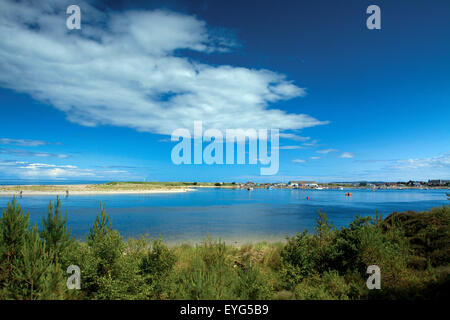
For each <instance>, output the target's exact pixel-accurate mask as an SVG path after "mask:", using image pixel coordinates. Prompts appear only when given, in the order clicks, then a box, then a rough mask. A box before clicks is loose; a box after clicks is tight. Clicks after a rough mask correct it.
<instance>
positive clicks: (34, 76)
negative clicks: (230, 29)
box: [0, 0, 327, 138]
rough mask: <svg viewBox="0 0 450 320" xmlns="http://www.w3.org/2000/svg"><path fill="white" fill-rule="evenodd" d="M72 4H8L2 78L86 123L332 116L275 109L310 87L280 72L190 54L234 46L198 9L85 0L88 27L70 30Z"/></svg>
mask: <svg viewBox="0 0 450 320" xmlns="http://www.w3.org/2000/svg"><path fill="white" fill-rule="evenodd" d="M68 4H71V2H70V1H52V2H50V3H47V2H42V1H38V2H35V3H33V5H32V6H31V5H28V3H20V2H16V1H7V0H6V1H1V2H0V21H1V24H0V59H1V61H2V63H1V64H0V86H2V87H6V88H11V89H14V90H16V91H19V92H24V93H28V94H30V95H32V96H33V97H34V98H35V99H37V100H40V101H44V102H46V103H50V104H51V105H53V106H54V107H55V108H57V109H59V110H61V111H63V112H64V113H65V114H66V116H67V119H68V120H70V121H72V122H76V123H78V124H81V125H85V126H97V125H113V126H123V127H130V128H134V129H136V130H139V131H146V132H153V133H158V134H171V133H172V131H173V130H174V129H176V128H191V127H192V125H193V121H194V120H203V122H204V127H205V128H208V127H214V128H217V129H220V130H223V129H226V128H255V129H259V128H278V129H280V130H297V129H302V128H307V127H313V126H317V125H322V124H326V123H327V122H326V121H319V120H317V119H315V118H313V117H311V116H309V115H306V114H293V113H287V112H285V111H282V110H279V109H276V108H273V105H274V104H275V103H277V102H279V101H283V100H287V99H292V98H295V97H302V96H304V95H305V89H303V88H301V87H299V86H297V85H296V84H295V83H294V82H293V81H291V80H289V79H287V78H286V77H285V76H284V75H282V74H280V73H277V72H272V71H269V70H257V69H250V68H245V67H234V66H230V65H209V64H205V63H202V62H200V61H195V60H193V59H192V58H191V57H184V56H183V54H182V52H183V51H182V50H191V51H196V52H200V53H207V54H211V53H214V52H224V51H227V50H230V49H232V46H233V41H230V39H226V38H224V37H218V36H217V35H216V34H215V33H214V32H212V31H211V28H210V27H208V26H207V24H206V23H205V22H204V21H202V20H199V19H198V18H196V17H194V16H189V15H185V14H179V13H174V12H170V11H164V10H155V11H125V12H114V11H110V12H108V13H102V12H99V11H98V10H96V9H95V8H93V7H92V6H90V5H89V4H88V3H86V2H83V1H77V4H78V5H80V7H81V9H82V12H83V20H82V29H81V30H73V31H68V30H67V29H66V28H65V19H66V14H65V9H66V8H67V6H68ZM31 26H32V27H31ZM236 115H239V116H238V117H236ZM291 138H292V136H291Z"/></svg>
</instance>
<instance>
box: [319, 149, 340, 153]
mask: <svg viewBox="0 0 450 320" xmlns="http://www.w3.org/2000/svg"><path fill="white" fill-rule="evenodd" d="M337 151H339V150H337V149H325V150H317V151H316V152H317V153H321V154H328V153H330V152H337Z"/></svg>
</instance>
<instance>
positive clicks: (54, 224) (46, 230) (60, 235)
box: [41, 197, 73, 299]
mask: <svg viewBox="0 0 450 320" xmlns="http://www.w3.org/2000/svg"><path fill="white" fill-rule="evenodd" d="M60 211H61V201H60V199H59V197H57V198H56V204H55V206H54V207H53V204H52V202H51V201H50V204H49V206H48V213H47V218H46V217H45V216H44V217H43V218H42V225H43V230H42V231H41V237H42V239H44V241H45V243H46V251H47V253H48V254H49V256H50V259H51V261H52V266H51V268H50V270H49V274H50V280H49V281H50V284H49V289H50V292H51V296H50V297H49V298H51V299H61V298H63V297H64V293H65V292H66V286H65V282H64V274H63V267H64V266H61V256H62V255H63V253H64V251H65V250H68V249H69V247H70V245H71V244H72V243H73V238H71V231H70V230H68V228H67V212H66V215H65V217H64V218H63V217H62V214H61V212H60Z"/></svg>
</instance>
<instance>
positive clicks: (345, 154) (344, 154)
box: [339, 152, 355, 159]
mask: <svg viewBox="0 0 450 320" xmlns="http://www.w3.org/2000/svg"><path fill="white" fill-rule="evenodd" d="M354 156H355V155H354V154H353V153H352V152H342V153H341V155H340V156H339V158H344V159H350V158H353V157H354Z"/></svg>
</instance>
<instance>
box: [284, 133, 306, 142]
mask: <svg viewBox="0 0 450 320" xmlns="http://www.w3.org/2000/svg"><path fill="white" fill-rule="evenodd" d="M279 136H280V138H285V139H290V140H295V141H307V140H309V139H311V138H310V137H303V136H299V135H296V134H293V133H280V134H279Z"/></svg>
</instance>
